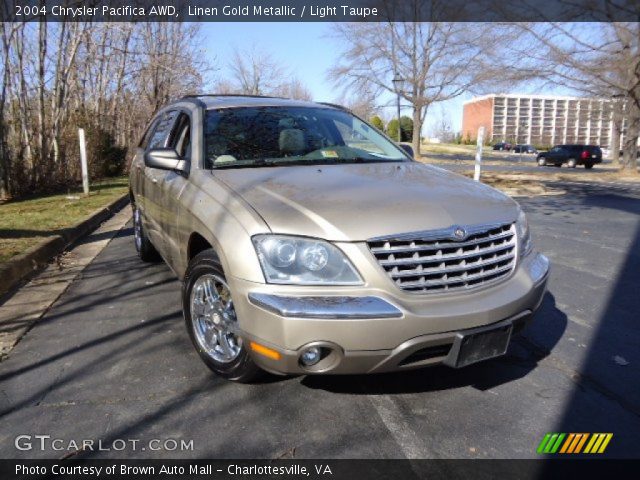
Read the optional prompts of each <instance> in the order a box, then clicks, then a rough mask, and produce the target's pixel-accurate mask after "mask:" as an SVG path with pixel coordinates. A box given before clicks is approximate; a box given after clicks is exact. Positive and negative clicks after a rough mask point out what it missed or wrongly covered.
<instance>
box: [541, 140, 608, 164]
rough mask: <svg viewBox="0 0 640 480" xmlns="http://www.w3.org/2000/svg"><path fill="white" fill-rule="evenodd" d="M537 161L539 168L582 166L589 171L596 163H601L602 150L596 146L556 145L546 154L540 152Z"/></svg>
mask: <svg viewBox="0 0 640 480" xmlns="http://www.w3.org/2000/svg"><path fill="white" fill-rule="evenodd" d="M537 161H538V165H540V166H541V167H544V166H546V165H554V166H556V167H560V166H562V164H563V163H566V164H567V166H568V167H570V168H576V166H577V165H584V168H587V169H589V168H593V166H594V165H595V164H597V163H602V150H600V147H598V146H597V145H556V146H555V147H553V148H551V150H549V151H548V152H540V153H539V154H538V157H537Z"/></svg>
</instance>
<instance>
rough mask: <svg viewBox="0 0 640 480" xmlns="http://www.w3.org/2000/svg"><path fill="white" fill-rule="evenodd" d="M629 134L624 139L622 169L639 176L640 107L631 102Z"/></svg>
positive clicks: (636, 103)
mask: <svg viewBox="0 0 640 480" xmlns="http://www.w3.org/2000/svg"><path fill="white" fill-rule="evenodd" d="M628 105H629V112H628V115H627V132H626V135H625V137H624V155H623V162H622V169H623V170H624V171H625V172H628V173H630V174H632V175H638V137H639V136H640V107H639V106H638V102H637V101H634V100H630V101H629V104H628Z"/></svg>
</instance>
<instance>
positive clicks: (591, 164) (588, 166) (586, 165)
mask: <svg viewBox="0 0 640 480" xmlns="http://www.w3.org/2000/svg"><path fill="white" fill-rule="evenodd" d="M584 168H586V169H587V170H591V169H592V168H593V163H591V162H589V163H585V164H584Z"/></svg>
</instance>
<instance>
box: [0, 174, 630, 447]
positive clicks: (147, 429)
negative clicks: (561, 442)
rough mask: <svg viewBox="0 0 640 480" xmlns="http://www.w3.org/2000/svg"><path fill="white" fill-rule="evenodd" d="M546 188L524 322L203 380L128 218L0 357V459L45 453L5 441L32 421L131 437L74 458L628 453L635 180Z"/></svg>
mask: <svg viewBox="0 0 640 480" xmlns="http://www.w3.org/2000/svg"><path fill="white" fill-rule="evenodd" d="M563 188H565V189H566V190H568V194H567V195H565V196H560V197H538V198H533V199H527V200H522V202H521V203H522V204H523V206H524V207H525V209H526V210H527V212H528V213H529V218H530V222H531V224H532V226H533V227H532V228H533V233H534V237H535V240H536V243H537V246H538V247H539V248H540V249H541V250H542V251H544V252H545V253H547V254H548V255H549V257H550V258H551V259H552V262H553V271H552V275H551V280H550V290H549V293H548V294H547V296H546V298H545V300H544V303H543V307H542V310H541V311H540V313H539V315H538V319H537V322H536V323H535V324H534V325H533V326H532V327H531V328H530V329H529V330H527V332H526V334H525V335H524V336H521V337H518V339H517V340H516V341H515V342H514V344H513V345H512V347H511V348H510V351H509V353H508V355H507V356H505V357H503V358H501V359H497V360H493V361H490V362H486V363H484V364H480V365H476V366H472V367H469V368H466V369H462V370H451V369H448V368H444V367H442V368H440V367H438V368H431V369H424V370H419V371H414V372H409V373H402V374H388V375H378V376H368V377H367V376H355V377H295V378H284V379H282V378H271V379H269V380H268V381H266V382H264V383H262V384H257V385H236V384H233V383H228V382H226V381H223V380H220V379H218V378H216V377H214V376H212V375H211V374H210V373H209V371H208V370H207V369H206V368H205V367H204V365H203V364H202V363H201V362H200V360H199V359H198V358H197V355H196V354H195V352H194V350H193V348H192V346H191V344H190V342H189V339H188V337H187V334H186V332H185V329H184V326H183V320H182V316H181V313H180V310H179V305H180V297H179V288H180V285H179V284H178V282H177V281H175V280H174V279H173V277H172V274H171V273H170V271H169V270H168V268H167V267H165V266H164V265H162V264H154V265H144V264H141V263H140V262H139V261H138V260H137V259H136V256H135V253H134V248H133V242H132V238H131V235H132V232H131V228H130V226H128V227H127V228H125V229H123V230H122V231H121V232H120V234H119V235H118V236H117V237H116V238H114V239H113V240H112V241H111V242H110V243H109V244H108V246H107V247H106V248H105V249H104V250H103V251H102V253H101V254H100V255H99V256H98V257H97V258H96V259H95V260H94V262H93V263H92V264H90V265H89V267H88V268H87V269H86V270H85V271H84V272H83V274H82V278H81V279H79V280H76V281H75V282H74V283H73V284H71V286H70V287H69V289H68V290H67V291H66V293H65V294H63V296H62V297H61V298H60V299H59V300H58V302H57V303H56V304H55V305H54V306H53V307H52V308H51V309H50V310H49V311H48V313H47V314H46V316H45V317H44V319H43V320H41V321H40V322H39V323H38V324H36V325H35V327H34V328H33V329H32V330H31V331H30V332H29V333H28V334H27V335H26V336H25V337H24V338H23V340H22V341H21V342H20V343H19V344H18V345H17V346H16V348H15V349H14V350H13V352H12V354H11V355H10V357H9V358H8V359H6V360H5V361H3V362H2V363H0V422H1V425H2V428H1V429H0V456H1V457H5V458H6V457H22V458H25V457H48V458H58V457H61V456H63V455H64V454H65V453H66V452H65V451H62V452H61V451H52V450H51V449H46V450H45V451H39V450H31V451H19V450H17V449H16V448H15V447H14V438H15V437H16V436H17V435H20V434H25V435H36V434H47V435H51V436H52V437H53V438H61V439H64V441H65V442H68V441H69V440H76V441H80V440H82V439H94V440H98V439H100V440H102V445H103V448H108V447H111V446H114V447H116V448H119V446H120V444H117V443H115V444H114V443H113V442H114V439H140V442H139V443H138V444H137V446H138V447H139V448H140V449H139V450H136V451H134V450H133V449H132V448H131V446H130V445H131V444H130V443H129V444H127V445H128V446H127V449H126V450H124V451H122V452H118V451H114V450H111V451H103V452H98V453H95V452H94V453H93V454H92V453H91V452H84V453H81V454H80V456H91V455H94V456H97V457H102V458H109V457H111V458H122V457H152V458H153V457H167V456H171V457H178V458H189V457H266V458H274V457H284V458H289V457H296V458H298V457H299V458H304V457H325V458H326V457H383V458H386V457H399V458H403V457H409V458H416V457H431V458H442V457H468V458H485V457H534V456H535V448H536V447H537V444H538V443H539V442H540V439H541V438H542V436H543V435H544V434H545V433H546V432H549V431H560V432H613V433H614V437H613V440H612V441H611V443H610V445H609V447H608V449H607V453H608V454H609V455H611V456H627V457H629V456H630V457H640V450H639V449H638V445H640V388H638V385H639V382H638V380H639V378H640V375H639V373H640V332H639V328H638V327H639V322H640V318H639V316H638V311H639V310H640V309H639V307H640V300H639V298H640V297H639V296H638V284H639V280H640V223H639V218H640V201H639V200H640V191H637V190H636V191H632V190H630V189H628V188H618V187H589V186H584V185H575V184H566V185H564V186H563ZM616 357H618V358H617V361H616V360H615V358H616ZM151 439H178V440H179V439H183V440H187V441H188V440H193V450H188V451H173V452H170V453H168V452H167V451H162V450H161V451H150V450H149V448H147V447H146V446H145V445H148V443H147V442H148V441H149V440H151ZM34 445H35V444H34ZM153 445H154V446H156V445H157V444H155V443H154V444H153ZM172 445H173V444H171V443H170V444H169V445H168V446H169V448H172ZM143 447H144V448H146V450H142V449H141V448H143Z"/></svg>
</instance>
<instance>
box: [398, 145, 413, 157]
mask: <svg viewBox="0 0 640 480" xmlns="http://www.w3.org/2000/svg"><path fill="white" fill-rule="evenodd" d="M399 146H400V148H401V149H403V150H404V151H405V152H406V153H407V155H409V156H410V157H411V158H413V147H412V146H411V145H409V144H407V143H401V144H400V145H399Z"/></svg>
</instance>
